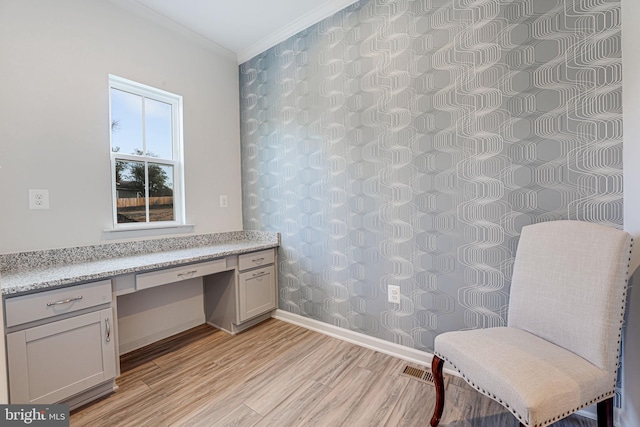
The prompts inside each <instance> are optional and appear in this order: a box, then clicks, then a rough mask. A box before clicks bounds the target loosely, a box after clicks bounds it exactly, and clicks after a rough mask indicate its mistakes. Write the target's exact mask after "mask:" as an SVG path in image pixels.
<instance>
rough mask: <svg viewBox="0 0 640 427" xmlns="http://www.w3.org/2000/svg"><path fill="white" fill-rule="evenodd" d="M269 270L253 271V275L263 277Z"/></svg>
mask: <svg viewBox="0 0 640 427" xmlns="http://www.w3.org/2000/svg"><path fill="white" fill-rule="evenodd" d="M266 275H267V272H266V271H258V272H257V273H253V277H254V278H256V277H262V276H266Z"/></svg>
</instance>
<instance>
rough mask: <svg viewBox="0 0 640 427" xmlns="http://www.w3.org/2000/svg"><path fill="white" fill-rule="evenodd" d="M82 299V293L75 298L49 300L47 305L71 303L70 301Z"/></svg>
mask: <svg viewBox="0 0 640 427" xmlns="http://www.w3.org/2000/svg"><path fill="white" fill-rule="evenodd" d="M81 299H82V295H80V296H79V297H75V298H69V299H63V300H61V301H56V302H48V303H47V307H51V306H52V305H60V304H69V303H70V302H74V301H80V300H81Z"/></svg>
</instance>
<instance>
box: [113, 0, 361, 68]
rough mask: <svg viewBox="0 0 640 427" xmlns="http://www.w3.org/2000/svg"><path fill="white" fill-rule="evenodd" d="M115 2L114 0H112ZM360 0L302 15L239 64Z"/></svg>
mask: <svg viewBox="0 0 640 427" xmlns="http://www.w3.org/2000/svg"><path fill="white" fill-rule="evenodd" d="M112 1H113V0H112ZM357 2H358V0H332V1H330V2H327V3H325V4H324V5H322V6H320V7H318V8H317V9H314V10H312V11H311V12H309V13H306V14H304V15H302V16H301V17H300V18H298V19H296V20H295V21H293V22H292V23H291V24H289V25H287V26H285V27H283V28H281V29H280V30H278V31H276V32H275V33H273V34H271V35H270V36H267V37H265V38H263V39H262V40H260V41H259V42H258V43H255V44H253V45H252V46H249V47H248V48H247V49H245V50H243V51H241V52H239V53H238V64H242V63H244V62H247V61H248V60H250V59H251V58H253V57H254V56H256V55H259V54H261V53H262V52H264V51H266V50H268V49H270V48H272V47H273V46H275V45H277V44H278V43H280V42H283V41H285V40H287V39H288V38H289V37H291V36H293V35H295V34H298V33H299V32H300V31H302V30H305V29H307V28H309V27H310V26H312V25H314V24H317V23H318V22H320V21H322V20H323V19H325V18H328V17H329V16H332V15H334V14H335V13H337V12H339V11H341V10H342V9H344V8H345V7H347V6H351V5H352V4H354V3H357Z"/></svg>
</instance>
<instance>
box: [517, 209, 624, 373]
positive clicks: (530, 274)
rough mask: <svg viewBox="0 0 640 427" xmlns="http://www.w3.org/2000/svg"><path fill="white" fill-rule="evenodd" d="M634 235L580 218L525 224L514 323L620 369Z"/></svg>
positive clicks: (597, 362) (519, 252)
mask: <svg viewBox="0 0 640 427" xmlns="http://www.w3.org/2000/svg"><path fill="white" fill-rule="evenodd" d="M630 251H631V236H630V235H629V234H628V233H626V232H624V231H621V230H617V229H614V228H610V227H606V226H602V225H598V224H593V223H588V222H581V221H551V222H544V223H539V224H534V225H529V226H526V227H524V228H523V229H522V234H521V237H520V241H519V244H518V249H517V252H516V260H515V264H514V271H513V279H512V283H511V291H510V297H509V312H508V326H510V327H514V328H519V329H523V330H526V331H528V332H530V333H532V334H535V335H537V336H539V337H541V338H544V339H545V340H547V341H550V342H552V343H554V344H556V345H559V346H561V347H564V348H566V349H568V350H570V351H572V352H574V353H576V354H578V355H579V356H581V357H583V358H585V359H587V360H589V361H590V362H591V363H593V364H594V365H596V366H598V367H599V368H601V369H603V370H604V371H608V372H611V373H612V374H615V373H616V371H617V366H618V355H619V349H620V337H621V329H622V322H623V318H624V310H625V303H626V289H627V278H628V270H629V257H630Z"/></svg>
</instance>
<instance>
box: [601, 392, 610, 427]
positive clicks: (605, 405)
mask: <svg viewBox="0 0 640 427" xmlns="http://www.w3.org/2000/svg"><path fill="white" fill-rule="evenodd" d="M598 427H613V397H610V398H609V399H607V400H603V401H602V402H598Z"/></svg>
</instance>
